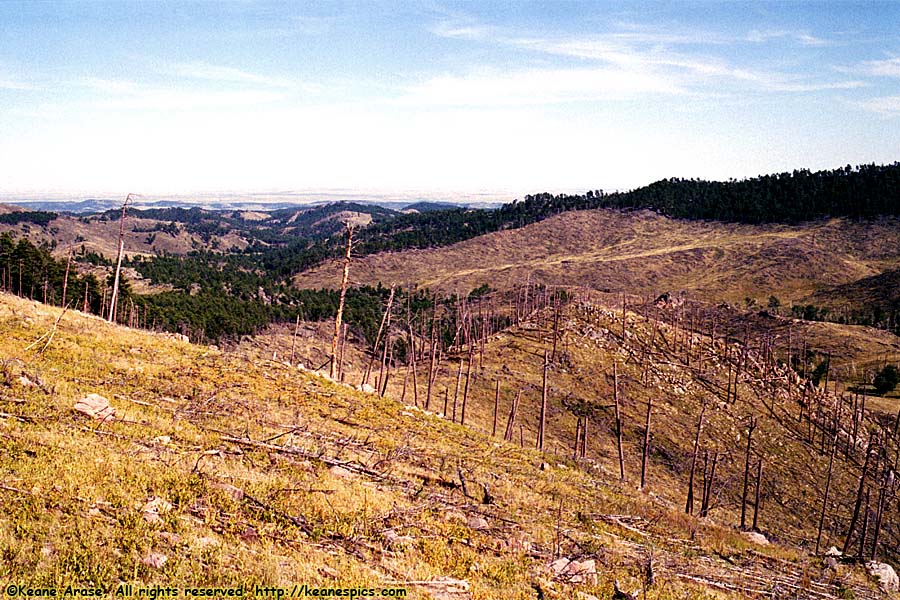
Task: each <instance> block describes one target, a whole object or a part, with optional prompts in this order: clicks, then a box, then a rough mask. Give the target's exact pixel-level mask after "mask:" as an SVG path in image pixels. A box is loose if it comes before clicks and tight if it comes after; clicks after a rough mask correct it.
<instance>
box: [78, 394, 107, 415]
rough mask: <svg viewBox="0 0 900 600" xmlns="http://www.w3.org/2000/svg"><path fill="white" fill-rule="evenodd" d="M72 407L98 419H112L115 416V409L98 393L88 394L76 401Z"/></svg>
mask: <svg viewBox="0 0 900 600" xmlns="http://www.w3.org/2000/svg"><path fill="white" fill-rule="evenodd" d="M73 408H74V409H75V410H76V411H78V412H80V413H84V414H86V415H87V416H89V417H93V418H94V419H97V420H100V421H112V420H113V419H115V417H116V409H114V408H113V407H111V406H110V405H109V400H107V399H106V398H104V397H103V396H101V395H100V394H88V395H87V396H85V397H84V398H82V399H81V400H79V401H78V402H76V403H75V406H74V407H73Z"/></svg>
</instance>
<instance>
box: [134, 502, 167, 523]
mask: <svg viewBox="0 0 900 600" xmlns="http://www.w3.org/2000/svg"><path fill="white" fill-rule="evenodd" d="M170 510H172V504H171V503H169V502H167V501H166V500H164V499H162V498H160V497H159V496H154V497H153V498H151V499H150V500H149V501H148V502H147V503H146V504H144V507H143V508H141V512H142V513H144V520H145V521H147V522H148V523H158V522H160V521H162V518H161V517H160V516H159V515H161V514H165V513H167V512H169V511H170Z"/></svg>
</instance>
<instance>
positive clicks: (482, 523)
mask: <svg viewBox="0 0 900 600" xmlns="http://www.w3.org/2000/svg"><path fill="white" fill-rule="evenodd" d="M466 526H467V527H468V528H469V529H476V530H482V529H490V528H491V524H490V523H488V522H487V519H485V518H484V517H479V516H477V515H476V516H473V517H469V518H468V519H466Z"/></svg>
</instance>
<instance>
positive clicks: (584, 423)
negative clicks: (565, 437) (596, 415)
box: [581, 415, 588, 458]
mask: <svg viewBox="0 0 900 600" xmlns="http://www.w3.org/2000/svg"><path fill="white" fill-rule="evenodd" d="M581 420H582V423H581V458H585V457H586V456H587V439H588V418H587V415H585V416H584V417H582V419H581Z"/></svg>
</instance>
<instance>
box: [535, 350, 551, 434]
mask: <svg viewBox="0 0 900 600" xmlns="http://www.w3.org/2000/svg"><path fill="white" fill-rule="evenodd" d="M548 358H549V357H548V355H547V351H546V350H544V368H543V373H544V376H543V383H542V384H541V417H540V423H539V424H538V439H537V449H538V450H543V449H544V425H545V424H546V421H547V369H548V367H549V366H550V361H549V360H548Z"/></svg>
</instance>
